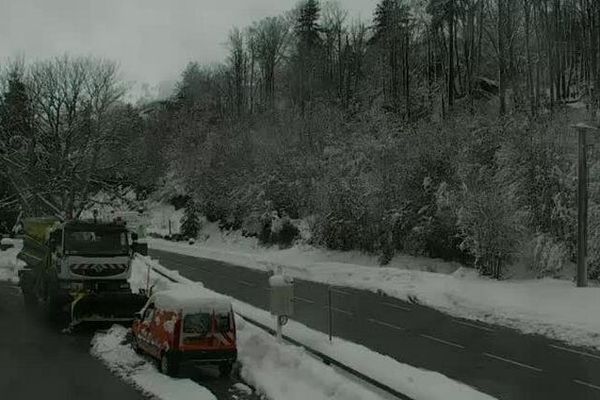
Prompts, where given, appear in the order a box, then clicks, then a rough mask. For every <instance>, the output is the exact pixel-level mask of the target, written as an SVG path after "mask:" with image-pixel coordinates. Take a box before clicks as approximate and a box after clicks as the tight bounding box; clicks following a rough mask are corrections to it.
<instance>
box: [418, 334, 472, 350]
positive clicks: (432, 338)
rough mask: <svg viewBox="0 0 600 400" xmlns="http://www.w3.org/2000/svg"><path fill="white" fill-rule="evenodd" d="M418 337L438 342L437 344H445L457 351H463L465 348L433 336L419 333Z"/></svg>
mask: <svg viewBox="0 0 600 400" xmlns="http://www.w3.org/2000/svg"><path fill="white" fill-rule="evenodd" d="M419 336H421V337H424V338H426V339H429V340H433V341H434V342H438V343H442V344H446V345H448V346H452V347H456V348H458V349H464V348H465V346H463V345H460V344H458V343H454V342H449V341H447V340H444V339H440V338H436V337H435V336H430V335H426V334H424V333H421V334H420V335H419Z"/></svg>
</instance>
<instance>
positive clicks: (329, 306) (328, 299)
mask: <svg viewBox="0 0 600 400" xmlns="http://www.w3.org/2000/svg"><path fill="white" fill-rule="evenodd" d="M327 309H328V311H329V316H328V318H327V322H328V325H329V342H331V336H332V334H333V332H332V331H333V315H332V313H331V285H329V286H327Z"/></svg>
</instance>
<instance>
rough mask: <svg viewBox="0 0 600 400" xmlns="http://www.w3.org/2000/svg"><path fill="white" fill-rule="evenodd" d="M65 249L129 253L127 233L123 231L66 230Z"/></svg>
mask: <svg viewBox="0 0 600 400" xmlns="http://www.w3.org/2000/svg"><path fill="white" fill-rule="evenodd" d="M65 251H66V252H67V253H69V254H107V255H109V254H110V255H122V254H127V253H128V251H129V247H128V243H127V234H126V233H125V232H123V231H121V232H119V231H112V232H110V231H108V232H91V231H66V232H65Z"/></svg>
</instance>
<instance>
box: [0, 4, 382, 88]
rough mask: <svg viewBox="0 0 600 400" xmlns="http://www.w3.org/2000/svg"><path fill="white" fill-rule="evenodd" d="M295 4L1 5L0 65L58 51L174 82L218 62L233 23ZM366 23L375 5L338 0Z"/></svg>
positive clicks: (145, 78)
mask: <svg viewBox="0 0 600 400" xmlns="http://www.w3.org/2000/svg"><path fill="white" fill-rule="evenodd" d="M296 2H297V1H296V0H0V62H2V61H5V60H6V59H7V58H12V57H15V56H24V57H25V59H26V60H29V61H31V60H35V59H38V58H44V57H48V56H53V55H60V54H64V53H66V52H67V53H70V54H77V55H95V56H100V57H106V58H110V59H113V60H116V61H118V62H119V64H120V66H121V71H122V73H123V76H124V78H125V79H127V80H136V81H140V82H148V83H151V84H155V83H158V82H159V81H161V80H167V79H176V78H177V77H179V75H180V72H181V70H182V69H183V67H184V66H185V65H186V64H187V62H188V61H190V60H196V61H199V62H201V63H211V62H216V61H222V60H223V59H224V57H225V52H226V50H225V46H224V43H225V41H226V38H227V34H228V32H229V30H230V29H231V28H232V27H233V26H239V27H244V26H247V25H249V24H250V23H251V22H252V21H255V20H258V19H260V18H262V17H265V16H271V15H277V14H279V13H281V12H283V11H286V10H289V9H291V8H293V6H294V5H295V4H296ZM340 3H341V4H342V6H343V7H344V8H346V9H348V10H349V11H350V16H351V17H352V18H357V17H361V18H363V19H367V18H368V19H370V18H371V15H372V13H373V9H374V8H375V4H376V3H377V0H340Z"/></svg>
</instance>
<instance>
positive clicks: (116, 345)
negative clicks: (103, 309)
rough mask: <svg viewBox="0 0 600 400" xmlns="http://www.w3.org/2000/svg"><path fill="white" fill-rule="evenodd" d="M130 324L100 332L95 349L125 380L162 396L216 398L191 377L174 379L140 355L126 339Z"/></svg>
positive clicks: (166, 399) (192, 399) (170, 398)
mask: <svg viewBox="0 0 600 400" xmlns="http://www.w3.org/2000/svg"><path fill="white" fill-rule="evenodd" d="M126 335H127V328H124V327H122V326H119V325H114V326H113V327H112V328H110V330H109V331H108V332H106V333H96V335H95V336H94V338H93V339H92V349H91V353H92V355H94V356H95V357H97V358H99V359H100V360H102V361H103V362H104V363H105V364H106V365H107V366H108V368H109V369H110V370H111V371H112V372H114V373H115V374H117V375H118V376H119V377H121V378H122V379H123V380H125V381H127V382H128V383H130V384H133V385H134V386H136V387H137V388H139V389H140V390H142V391H143V392H144V393H146V394H148V395H151V396H153V397H155V398H158V399H161V400H216V397H215V396H214V395H213V394H212V393H211V392H210V391H209V390H208V389H206V388H204V387H202V386H200V385H198V384H196V383H194V382H193V381H191V380H189V379H173V378H170V377H168V376H166V375H164V374H161V373H160V372H159V371H158V370H157V369H156V367H155V366H154V364H153V363H151V362H150V361H148V360H146V359H145V358H143V357H141V356H139V355H137V354H136V353H135V352H134V351H133V349H132V348H131V346H130V345H129V344H128V343H126V341H125V338H126Z"/></svg>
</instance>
